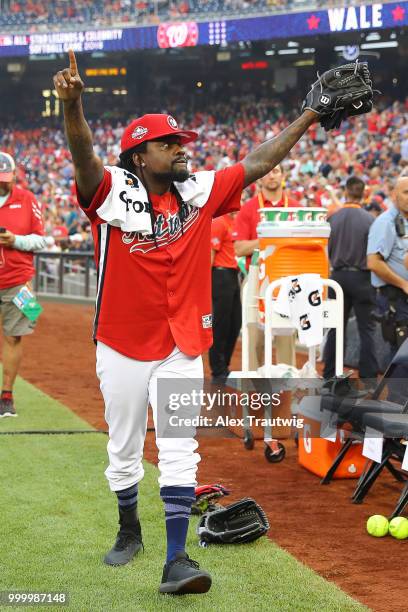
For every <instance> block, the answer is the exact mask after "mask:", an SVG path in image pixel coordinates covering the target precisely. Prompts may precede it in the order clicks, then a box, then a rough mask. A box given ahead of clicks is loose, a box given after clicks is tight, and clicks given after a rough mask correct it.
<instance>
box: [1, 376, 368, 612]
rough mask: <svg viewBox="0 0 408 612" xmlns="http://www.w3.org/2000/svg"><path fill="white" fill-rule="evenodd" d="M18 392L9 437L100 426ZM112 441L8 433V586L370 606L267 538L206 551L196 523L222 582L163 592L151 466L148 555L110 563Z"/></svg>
mask: <svg viewBox="0 0 408 612" xmlns="http://www.w3.org/2000/svg"><path fill="white" fill-rule="evenodd" d="M16 399H17V402H16V403H17V409H18V413H19V416H18V417H17V418H6V419H0V434H1V433H2V432H4V431H10V430H11V431H17V430H19V431H25V430H33V429H36V430H42V429H53V430H66V429H90V427H89V425H88V424H87V423H85V422H84V421H81V419H79V418H78V417H77V416H75V415H73V414H72V413H71V412H70V411H69V410H68V409H67V408H66V407H64V406H62V405H61V404H60V403H58V402H56V401H54V400H53V399H51V398H49V397H47V396H46V395H44V394H43V393H41V392H40V391H38V390H37V389H36V388H34V387H32V386H31V385H29V384H28V383H26V382H24V381H21V380H19V381H18V385H17V389H16ZM106 442H107V438H106V436H104V435H103V434H81V435H25V434H23V435H15V436H14V435H0V466H1V467H0V483H1V503H0V508H1V523H0V534H1V537H0V541H1V554H0V591H6V590H19V591H41V592H44V591H66V592H68V593H69V606H68V609H71V610H74V611H75V612H76V611H81V612H82V611H84V612H88V611H89V612H90V611H92V612H93V611H104V612H105V611H106V612H109V611H111V610H114V611H118V612H119V611H120V612H122V611H128V610H129V611H143V612H145V611H150V610H152V611H153V610H154V611H157V610H165V611H166V610H170V611H171V610H193V611H201V610H202V611H206V612H207V611H208V610H209V609H211V610H217V611H218V610H232V609H235V610H238V611H244V610H265V611H266V610H268V612H269V611H271V610H272V611H275V610H276V611H280V610H282V611H284V610H287V611H290V612H293V611H295V610H299V611H303V610H304V611H317V610H319V611H335V610H338V611H339V612H340V611H341V612H346V611H349V610H367V608H364V607H363V606H362V605H360V604H359V603H357V602H356V601H354V600H353V599H351V598H350V597H348V596H347V595H346V594H345V593H343V592H342V591H340V590H339V589H337V588H336V587H335V586H334V585H333V584H330V583H328V582H326V581H325V580H323V579H322V578H320V577H319V576H318V575H317V574H315V573H314V572H313V571H311V570H310V569H308V568H307V567H305V566H304V565H302V564H301V563H299V562H298V561H296V560H295V559H294V558H293V557H292V556H291V555H289V554H287V553H286V552H285V551H283V550H281V549H280V548H278V547H277V546H276V545H274V544H273V543H272V542H270V541H269V540H268V539H266V538H262V539H261V540H258V541H257V542H255V543H254V544H249V545H242V546H212V547H209V548H208V549H202V548H199V546H198V543H197V542H198V540H197V536H196V535H195V525H196V520H193V521H192V524H191V526H190V532H189V542H188V552H189V554H190V556H191V557H192V558H193V559H196V560H197V561H199V562H200V563H201V564H202V566H203V567H205V568H206V569H208V570H209V571H210V572H211V573H212V575H213V588H212V589H211V591H210V592H209V593H208V594H206V595H201V596H184V597H179V598H172V597H171V596H162V595H159V594H158V593H157V588H158V585H159V582H160V578H161V571H162V564H163V559H164V555H165V531H164V520H163V508H162V503H161V501H160V498H159V488H158V484H157V469H156V468H155V467H154V466H152V465H150V464H146V466H145V467H146V476H145V479H144V480H143V482H142V483H141V486H140V494H139V500H140V501H139V510H140V516H141V520H142V528H143V536H144V543H145V552H144V553H141V554H140V555H139V556H138V557H136V559H135V560H134V561H133V562H132V564H130V565H129V566H125V567H121V568H110V567H107V566H104V565H103V563H102V557H103V555H104V553H105V552H106V550H107V549H108V548H110V546H111V544H112V543H113V540H114V536H115V534H116V529H117V524H116V520H117V513H116V501H115V497H114V496H113V495H112V494H111V493H110V492H109V489H108V485H107V482H106V481H105V477H104V474H103V472H104V469H105V468H106V464H107V456H106ZM272 529H273V526H272ZM0 609H1V610H9V609H10V608H9V607H6V606H0ZM34 609H37V610H50V609H53V610H56V609H60V610H64V609H67V607H62V606H36V607H35V608H34Z"/></svg>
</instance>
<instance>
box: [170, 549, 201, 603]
mask: <svg viewBox="0 0 408 612" xmlns="http://www.w3.org/2000/svg"><path fill="white" fill-rule="evenodd" d="M211 582H212V581H211V576H210V574H209V573H208V572H205V571H204V570H200V566H199V565H198V563H197V561H193V560H192V559H190V557H189V556H188V555H187V554H186V553H185V552H178V553H177V555H176V557H175V559H173V560H172V561H170V563H168V564H166V565H165V566H164V568H163V577H162V581H161V585H160V587H159V592H160V593H169V594H171V595H188V594H189V593H190V594H192V593H207V591H209V590H210V587H211Z"/></svg>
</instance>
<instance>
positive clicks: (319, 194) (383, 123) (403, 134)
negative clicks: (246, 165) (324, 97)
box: [0, 96, 408, 250]
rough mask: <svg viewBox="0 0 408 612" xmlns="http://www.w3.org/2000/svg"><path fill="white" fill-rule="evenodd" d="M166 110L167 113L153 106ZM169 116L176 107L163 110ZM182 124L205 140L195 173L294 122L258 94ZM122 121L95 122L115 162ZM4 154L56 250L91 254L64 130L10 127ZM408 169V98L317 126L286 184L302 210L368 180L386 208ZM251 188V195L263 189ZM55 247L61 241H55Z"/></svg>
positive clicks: (369, 196) (3, 138)
mask: <svg viewBox="0 0 408 612" xmlns="http://www.w3.org/2000/svg"><path fill="white" fill-rule="evenodd" d="M153 110H156V111H159V110H160V109H153ZM162 110H163V111H164V110H165V111H168V110H169V109H162ZM176 116H177V118H178V120H179V123H180V124H181V125H185V126H188V127H190V128H192V129H195V130H197V131H198V132H199V133H200V137H199V139H198V140H197V142H196V143H193V144H191V145H188V153H189V157H190V163H191V169H192V170H198V169H206V170H212V169H220V168H223V167H225V166H227V165H230V164H233V163H235V162H236V161H238V160H239V159H241V158H242V157H244V156H245V155H246V154H247V153H248V152H249V151H250V150H251V149H253V148H254V147H255V146H256V145H258V144H259V143H261V142H263V141H264V140H266V139H269V138H272V137H273V136H274V135H276V134H277V133H278V132H279V131H281V130H282V129H283V128H284V127H285V126H286V125H288V123H289V121H290V119H291V117H289V116H287V115H286V114H285V113H284V109H283V106H282V104H281V103H279V102H271V101H270V100H265V99H264V100H257V101H256V102H255V100H254V99H253V98H252V97H251V96H247V97H246V98H245V97H244V98H241V99H235V100H234V99H232V100H231V102H230V105H229V106H228V105H225V104H218V105H215V106H214V108H213V109H212V112H211V113H209V112H204V111H203V112H195V113H179V115H176ZM126 121H127V118H124V119H123V121H122V122H116V123H113V122H112V121H111V120H107V119H100V120H97V121H93V122H92V121H91V122H90V123H91V128H92V131H93V135H94V146H95V150H96V153H97V154H98V155H100V156H101V157H102V159H103V161H104V163H105V164H107V165H115V164H116V163H117V161H118V153H119V142H120V136H121V133H122V130H123V126H124V125H125V124H126ZM0 150H2V151H7V152H9V153H11V154H12V155H13V156H14V158H15V159H16V162H17V165H18V181H19V182H20V183H21V184H22V185H23V186H26V187H27V188H29V189H30V190H31V191H33V193H34V194H35V195H36V196H37V198H38V200H39V201H40V202H41V204H42V207H43V212H44V219H45V229H46V233H47V235H49V236H50V237H52V238H53V239H54V240H53V241H51V242H52V243H53V247H52V248H58V249H59V248H63V249H65V248H71V249H72V248H74V249H75V250H90V249H91V248H92V239H91V236H90V228H89V224H88V222H87V219H86V217H85V216H84V215H83V213H82V212H81V211H80V210H79V209H78V207H77V205H76V198H75V191H74V183H73V167H72V164H71V160H70V153H69V151H68V148H67V144H66V140H65V136H64V132H63V129H62V126H61V127H54V128H50V127H45V126H43V127H36V128H34V129H29V130H22V129H13V128H11V127H9V128H7V127H6V128H3V129H2V130H1V132H0ZM407 165H408V99H407V100H406V101H405V103H402V102H394V103H393V104H392V105H391V106H389V107H387V108H385V109H383V110H374V111H372V112H371V113H370V114H369V115H366V116H362V117H356V118H354V119H352V120H351V121H350V123H344V124H343V126H342V128H341V130H339V131H332V132H329V133H327V132H325V131H324V130H323V129H321V128H320V126H319V124H316V126H314V127H312V128H311V129H310V130H309V132H308V133H307V135H306V136H304V137H303V138H302V140H301V141H300V142H299V143H298V144H297V145H296V147H295V148H294V149H293V150H292V152H291V153H290V155H289V156H288V158H287V159H286V160H285V161H284V164H283V167H284V171H285V175H286V187H287V189H288V190H289V191H290V194H291V196H293V197H295V198H297V199H298V200H299V205H300V206H321V205H323V206H328V205H329V204H330V203H331V202H332V200H333V197H332V195H333V194H334V195H335V197H336V198H338V199H340V200H341V198H342V196H343V185H344V183H345V180H346V179H347V177H348V176H350V175H351V174H357V175H359V176H361V177H362V178H364V180H365V181H366V183H367V192H366V203H367V204H370V203H375V204H376V208H377V209H378V210H379V211H381V210H382V209H385V208H386V207H387V205H389V203H390V194H391V190H392V185H393V181H394V179H395V177H396V176H398V174H399V173H400V172H401V171H402V170H403V168H404V167H405V166H407ZM255 188H256V187H255V186H251V187H250V188H249V189H248V192H247V193H246V194H245V197H246V196H250V195H252V193H253V190H254V189H255ZM54 243H55V244H54Z"/></svg>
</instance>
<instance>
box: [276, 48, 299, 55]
mask: <svg viewBox="0 0 408 612" xmlns="http://www.w3.org/2000/svg"><path fill="white" fill-rule="evenodd" d="M298 53H299V49H280V50H279V51H278V55H297V54H298Z"/></svg>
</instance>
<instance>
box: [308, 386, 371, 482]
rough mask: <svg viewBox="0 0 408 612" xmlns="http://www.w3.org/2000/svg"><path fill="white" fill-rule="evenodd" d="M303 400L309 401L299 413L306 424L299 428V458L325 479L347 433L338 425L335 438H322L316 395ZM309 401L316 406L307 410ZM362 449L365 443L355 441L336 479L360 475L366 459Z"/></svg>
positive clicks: (338, 469) (336, 474) (314, 472)
mask: <svg viewBox="0 0 408 612" xmlns="http://www.w3.org/2000/svg"><path fill="white" fill-rule="evenodd" d="M304 400H306V402H307V403H306V404H305V403H304V401H302V404H301V406H302V407H301V408H300V412H299V414H298V419H303V427H302V429H300V430H299V439H298V442H299V444H298V461H299V464H300V465H301V466H302V467H304V468H306V469H307V470H309V472H312V473H313V474H316V475H317V476H320V477H321V478H323V477H324V476H325V475H326V474H327V471H328V470H329V468H330V466H331V465H332V463H333V461H334V460H335V458H336V457H337V455H338V453H339V451H340V450H341V448H342V446H343V444H344V442H345V441H346V439H347V433H348V432H347V430H344V429H341V428H338V429H337V432H336V433H334V435H333V439H334V438H335V441H331V440H328V439H325V438H323V437H322V435H324V434H322V430H321V425H322V424H321V421H319V420H318V419H319V417H318V414H319V410H318V409H317V410H316V397H315V398H312V397H307V398H304ZM307 400H309V401H307ZM313 400H314V401H313ZM307 404H309V406H310V405H311V406H313V409H312V410H310V409H308V405H307ZM314 413H317V414H314ZM320 415H321V413H320ZM362 449H363V444H362V443H360V442H356V443H355V444H354V443H353V444H352V445H351V446H350V448H349V449H348V452H347V453H346V455H345V457H344V458H343V460H342V462H341V463H340V465H339V466H338V468H337V470H336V471H335V473H334V476H333V478H359V477H360V476H361V474H362V472H363V470H364V466H365V464H366V462H367V459H366V457H363V455H362V454H361V453H362Z"/></svg>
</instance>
